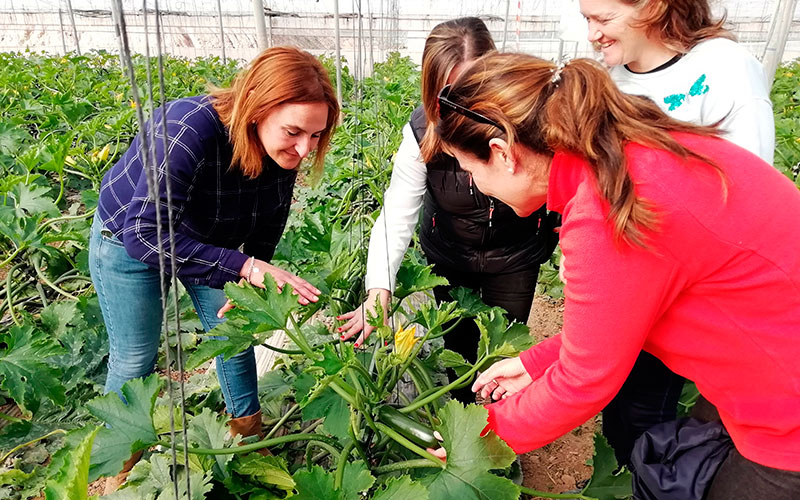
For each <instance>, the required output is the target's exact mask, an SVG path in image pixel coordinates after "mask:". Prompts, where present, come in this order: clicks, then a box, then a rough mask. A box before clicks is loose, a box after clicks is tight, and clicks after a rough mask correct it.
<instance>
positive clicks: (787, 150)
mask: <svg viewBox="0 0 800 500" xmlns="http://www.w3.org/2000/svg"><path fill="white" fill-rule="evenodd" d="M770 98H771V99H772V109H773V111H774V113H775V168H777V169H778V170H780V171H781V172H783V174H784V175H786V176H787V177H788V178H789V179H791V180H792V181H794V183H795V184H796V185H797V187H799V188H800V60H795V61H793V62H789V63H785V64H782V65H781V66H779V67H778V69H777V71H776V72H775V83H774V84H773V87H772V93H771V95H770Z"/></svg>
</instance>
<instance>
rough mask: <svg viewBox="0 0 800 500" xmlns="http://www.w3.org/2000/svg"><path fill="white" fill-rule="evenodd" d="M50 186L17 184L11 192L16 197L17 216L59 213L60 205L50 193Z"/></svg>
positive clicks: (10, 194)
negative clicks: (57, 204)
mask: <svg viewBox="0 0 800 500" xmlns="http://www.w3.org/2000/svg"><path fill="white" fill-rule="evenodd" d="M49 192H50V188H47V187H44V186H28V185H26V184H17V185H16V186H14V188H13V189H12V190H11V192H10V193H9V196H11V198H13V199H14V208H15V210H16V213H17V217H20V218H24V217H29V216H32V215H38V214H44V215H49V216H55V215H58V207H56V204H55V203H53V199H52V198H51V197H50V195H49V194H48V193H49Z"/></svg>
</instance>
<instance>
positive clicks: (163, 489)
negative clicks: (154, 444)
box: [103, 455, 213, 500]
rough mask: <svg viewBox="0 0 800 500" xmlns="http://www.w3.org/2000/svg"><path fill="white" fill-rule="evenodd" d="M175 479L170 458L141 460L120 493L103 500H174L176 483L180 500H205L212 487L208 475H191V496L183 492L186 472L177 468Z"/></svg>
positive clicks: (167, 456)
mask: <svg viewBox="0 0 800 500" xmlns="http://www.w3.org/2000/svg"><path fill="white" fill-rule="evenodd" d="M174 476H175V477H174V481H173V474H172V458H171V457H169V455H153V456H152V457H150V460H149V461H145V460H143V461H141V462H139V463H138V464H136V466H135V467H134V468H133V470H132V471H131V473H130V475H129V476H128V481H127V482H126V483H125V485H124V487H123V489H121V490H119V491H117V492H116V493H114V494H113V495H111V496H105V497H103V499H104V500H105V499H106V498H107V499H108V500H123V499H124V500H129V499H130V500H135V499H136V500H138V499H151V498H152V499H155V500H176V499H175V489H174V488H175V484H176V483H177V486H178V498H179V499H180V500H205V499H206V494H207V493H209V492H210V491H211V488H212V487H213V485H212V484H211V474H210V473H205V474H203V473H199V472H194V471H190V474H189V483H190V487H191V490H192V492H191V496H190V495H187V491H186V490H187V488H186V469H185V468H184V467H181V466H180V465H179V468H178V472H177V474H175V475H174Z"/></svg>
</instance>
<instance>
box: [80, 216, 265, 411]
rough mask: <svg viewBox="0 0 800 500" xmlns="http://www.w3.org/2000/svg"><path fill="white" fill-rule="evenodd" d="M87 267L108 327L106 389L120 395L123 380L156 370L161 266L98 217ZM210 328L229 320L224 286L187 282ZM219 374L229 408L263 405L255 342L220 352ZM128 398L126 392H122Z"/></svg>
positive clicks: (236, 409)
mask: <svg viewBox="0 0 800 500" xmlns="http://www.w3.org/2000/svg"><path fill="white" fill-rule="evenodd" d="M89 270H90V272H91V275H92V282H93V283H94V287H95V290H96V291H97V297H98V299H99V301H100V309H101V310H102V312H103V319H104V320H105V324H106V330H107V332H108V344H109V357H108V376H107V378H106V386H105V392H106V393H108V392H111V391H114V392H116V393H117V394H119V395H120V397H122V394H121V388H122V384H124V383H125V382H127V381H128V380H131V379H133V378H137V377H146V376H147V375H150V374H151V373H153V371H154V370H155V365H156V361H157V359H158V347H159V344H160V343H161V331H162V314H163V309H162V303H161V285H160V280H161V276H160V274H159V271H158V270H157V269H152V268H150V267H148V266H147V265H146V264H144V263H142V262H140V261H138V260H136V259H134V258H132V257H130V256H129V255H128V252H127V251H126V250H125V247H124V246H123V244H122V242H121V241H120V240H119V239H117V238H116V237H114V236H113V235H112V234H111V232H110V231H108V230H107V229H104V228H103V225H102V223H101V221H100V220H99V219H98V218H95V220H94V223H93V224H92V233H91V238H90V242H89ZM183 285H184V287H185V288H186V290H187V291H188V293H189V296H190V297H191V299H192V303H193V304H194V307H195V310H196V311H197V315H198V316H199V317H200V322H201V323H202V324H203V328H204V329H205V330H206V331H209V330H211V329H212V328H214V327H215V326H216V325H218V324H220V323H221V322H223V321H225V320H224V319H219V318H217V311H218V310H219V308H220V307H222V306H223V305H224V304H225V300H226V297H225V293H224V292H223V291H222V290H219V289H215V288H209V287H207V286H202V285H192V284H188V283H185V282H183ZM216 365H217V376H218V377H219V385H220V387H221V388H222V394H223V396H224V397H225V404H226V405H227V407H228V412H230V413H231V415H233V417H234V418H236V417H245V416H249V415H253V414H254V413H256V412H258V411H259V410H260V408H261V407H260V404H259V402H258V381H257V379H256V360H255V354H254V353H253V348H252V347H251V348H249V349H247V350H246V351H244V352H241V353H239V354H237V355H236V356H234V357H233V358H231V359H229V360H228V361H224V360H223V359H222V356H217V360H216ZM123 399H124V398H123Z"/></svg>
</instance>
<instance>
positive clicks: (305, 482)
mask: <svg viewBox="0 0 800 500" xmlns="http://www.w3.org/2000/svg"><path fill="white" fill-rule="evenodd" d="M293 477H294V482H295V483H296V484H297V495H296V496H294V497H292V498H294V499H295V500H341V498H342V496H341V493H340V492H338V491H336V490H334V488H333V485H334V478H333V474H332V473H330V472H325V470H324V469H323V468H322V467H320V466H318V465H315V466H313V467H312V468H311V470H308V469H300V470H299V471H297V472H295V473H294V476H293Z"/></svg>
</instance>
